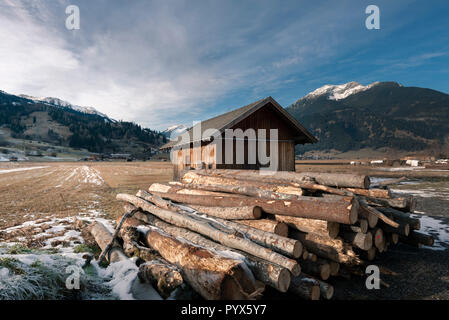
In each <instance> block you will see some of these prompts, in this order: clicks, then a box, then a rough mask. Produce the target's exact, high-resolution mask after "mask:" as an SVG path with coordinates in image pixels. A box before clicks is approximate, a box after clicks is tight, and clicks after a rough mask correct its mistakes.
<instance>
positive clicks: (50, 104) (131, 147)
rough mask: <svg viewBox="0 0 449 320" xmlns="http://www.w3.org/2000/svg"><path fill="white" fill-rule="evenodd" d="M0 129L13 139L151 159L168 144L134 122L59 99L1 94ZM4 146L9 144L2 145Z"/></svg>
mask: <svg viewBox="0 0 449 320" xmlns="http://www.w3.org/2000/svg"><path fill="white" fill-rule="evenodd" d="M0 127H3V128H5V127H6V128H9V129H10V130H11V137H13V138H18V139H26V140H37V141H42V142H47V143H51V144H53V145H57V146H67V147H72V148H83V149H87V150H89V151H90V152H95V153H131V154H133V155H134V156H136V157H139V158H142V157H148V156H149V155H150V151H151V149H152V148H153V149H154V148H157V147H158V146H160V145H162V144H163V143H165V142H166V141H167V139H166V137H165V136H163V135H162V134H160V133H159V132H157V131H153V130H150V129H144V128H141V127H140V126H139V125H137V124H135V123H131V122H124V121H115V120H113V119H110V118H109V117H107V116H106V115H104V114H102V113H100V112H98V111H96V110H95V109H94V108H92V107H87V108H86V107H80V106H76V105H72V104H70V103H68V102H65V101H62V100H60V99H57V98H43V99H38V98H34V97H29V96H16V95H11V94H8V93H6V92H4V91H0ZM2 143H3V144H5V143H6V142H5V141H3V142H2Z"/></svg>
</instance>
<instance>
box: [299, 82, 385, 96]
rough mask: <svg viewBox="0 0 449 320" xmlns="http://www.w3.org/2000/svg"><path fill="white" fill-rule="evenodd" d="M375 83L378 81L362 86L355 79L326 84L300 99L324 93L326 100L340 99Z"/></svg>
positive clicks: (368, 87)
mask: <svg viewBox="0 0 449 320" xmlns="http://www.w3.org/2000/svg"><path fill="white" fill-rule="evenodd" d="M377 84H379V82H374V83H371V84H369V85H367V86H364V85H361V84H360V83H358V82H355V81H352V82H348V83H345V84H339V85H332V84H327V85H325V86H322V87H321V88H318V89H316V90H314V91H312V92H310V93H309V94H307V95H306V96H304V97H303V98H302V99H315V98H318V97H320V96H323V95H325V96H326V97H327V99H328V100H342V99H345V98H347V97H349V96H350V95H353V94H355V93H358V92H361V91H365V90H367V89H370V88H372V87H373V86H375V85H377Z"/></svg>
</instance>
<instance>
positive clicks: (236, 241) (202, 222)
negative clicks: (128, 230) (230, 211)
mask: <svg viewBox="0 0 449 320" xmlns="http://www.w3.org/2000/svg"><path fill="white" fill-rule="evenodd" d="M152 198H153V199H155V198H157V196H152ZM117 199H118V200H122V201H126V202H130V203H132V204H133V205H134V206H135V207H137V208H141V209H143V210H144V211H148V212H150V213H152V214H154V215H155V216H157V217H158V218H160V219H162V220H164V221H166V222H168V223H171V224H174V225H176V226H178V227H183V228H186V229H189V230H191V231H194V232H197V233H200V234H203V235H205V236H207V237H209V238H211V239H212V240H215V241H217V242H219V243H221V244H223V245H225V246H228V247H231V248H234V249H239V250H242V251H245V252H247V253H249V254H252V255H254V256H256V257H259V258H261V259H265V260H268V261H270V262H273V263H276V264H279V265H280V266H283V267H285V268H287V269H288V270H289V271H290V272H291V273H292V274H293V275H295V276H296V275H298V274H299V273H300V272H301V267H300V266H299V265H298V263H297V262H296V261H294V260H292V259H289V258H286V257H284V256H283V255H281V254H279V253H276V252H273V251H272V250H270V249H268V248H264V247H262V246H260V245H258V244H256V243H254V242H252V241H250V240H247V239H244V238H240V237H239V236H237V235H236V234H235V233H226V232H224V231H223V230H222V229H220V228H217V227H216V226H213V225H212V224H211V223H210V219H207V220H206V219H204V218H201V217H199V216H195V217H194V216H192V215H189V214H186V213H184V214H180V213H178V212H176V211H170V210H166V209H162V208H160V207H157V206H155V205H152V204H151V203H149V202H148V201H146V200H144V199H142V198H138V197H136V196H132V195H127V194H118V195H117ZM154 201H155V202H159V203H160V202H162V201H163V200H162V199H160V198H159V199H158V200H154ZM152 202H153V201H152ZM153 203H154V202H153Z"/></svg>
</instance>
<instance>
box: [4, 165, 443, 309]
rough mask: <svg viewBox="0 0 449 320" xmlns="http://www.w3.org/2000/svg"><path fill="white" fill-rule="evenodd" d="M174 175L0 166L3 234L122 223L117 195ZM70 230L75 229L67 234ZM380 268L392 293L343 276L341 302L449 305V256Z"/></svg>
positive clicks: (411, 253) (416, 254) (151, 169)
mask: <svg viewBox="0 0 449 320" xmlns="http://www.w3.org/2000/svg"><path fill="white" fill-rule="evenodd" d="M296 169H297V171H311V170H313V171H322V172H358V173H365V174H369V175H372V176H383V177H389V176H391V177H398V176H408V177H414V178H416V177H449V172H436V171H428V170H423V171H420V170H414V171H410V170H405V171H387V170H385V169H381V168H372V167H353V166H349V165H345V164H341V163H340V164H338V163H333V164H320V165H312V164H298V163H297V166H296ZM172 174H173V171H172V166H171V164H170V163H169V162H72V163H61V162H59V163H50V162H39V163H30V162H27V163H0V230H2V229H5V228H8V227H13V226H17V225H20V224H23V223H26V222H27V221H37V222H39V223H38V224H35V225H33V226H30V227H29V228H27V227H25V228H20V232H12V233H11V234H10V235H11V236H13V235H15V236H17V239H19V238H20V237H23V236H26V235H27V233H28V234H29V235H32V234H35V233H40V232H42V231H43V230H42V229H45V228H50V224H49V225H48V226H47V225H46V224H45V222H44V221H48V220H50V219H61V223H66V222H64V221H63V219H65V218H67V217H74V216H78V215H80V214H84V213H86V214H87V213H89V214H93V215H95V214H96V213H97V212H98V213H100V214H101V216H102V217H104V218H106V219H115V218H116V217H118V216H119V215H120V214H122V213H123V208H122V203H121V202H119V201H116V200H115V196H116V194H117V193H120V192H126V193H131V194H134V193H136V192H137V190H139V189H147V188H148V187H149V185H150V184H151V183H153V182H167V181H170V180H171V179H172ZM440 218H441V219H446V220H444V221H445V222H444V223H445V224H446V225H449V218H447V217H440ZM442 221H443V220H442ZM57 222H58V221H57ZM58 223H59V222H58ZM70 228H75V226H71V227H67V228H66V230H67V229H70ZM55 231H58V229H55ZM63 232H64V231H61V233H63ZM55 235H58V234H53V236H55ZM83 236H84V235H83ZM17 239H16V240H17ZM5 240H6V241H13V240H14V239H2V238H1V235H0V242H1V241H5ZM448 247H449V244H448ZM373 264H376V265H379V266H382V267H384V268H386V269H387V270H391V271H392V272H393V273H392V274H391V273H388V274H385V273H384V274H382V275H381V278H382V280H384V281H385V282H386V283H388V284H389V285H390V288H385V287H382V288H381V289H380V290H367V289H366V287H365V280H364V279H363V278H358V277H353V279H352V281H348V280H346V279H343V278H338V277H337V278H332V279H330V280H329V282H330V283H332V284H333V285H334V286H335V288H336V291H335V299H338V300H347V299H449V267H448V266H449V249H446V250H430V249H427V248H422V249H420V250H418V249H415V248H412V247H409V246H406V245H398V246H396V247H393V248H391V249H389V250H388V252H386V253H383V254H382V256H381V259H378V260H376V261H373ZM266 297H268V298H274V299H278V298H283V297H285V296H284V295H282V294H279V293H278V292H272V293H271V294H270V289H269V288H268V289H267V294H266Z"/></svg>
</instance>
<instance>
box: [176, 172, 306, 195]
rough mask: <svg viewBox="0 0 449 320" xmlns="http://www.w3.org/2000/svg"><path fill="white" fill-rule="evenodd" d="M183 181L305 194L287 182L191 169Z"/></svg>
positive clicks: (186, 182)
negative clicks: (237, 176)
mask: <svg viewBox="0 0 449 320" xmlns="http://www.w3.org/2000/svg"><path fill="white" fill-rule="evenodd" d="M182 182H183V183H185V184H199V185H228V186H241V187H253V188H259V189H261V190H266V191H272V192H277V193H286V194H290V195H297V196H302V195H303V191H302V189H301V188H298V187H294V186H291V185H289V184H286V183H281V184H270V183H267V182H266V181H255V180H242V179H240V180H239V179H234V178H224V177H218V176H211V175H204V174H200V173H198V172H197V171H195V172H191V171H190V172H187V173H186V174H184V176H183V178H182Z"/></svg>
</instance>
